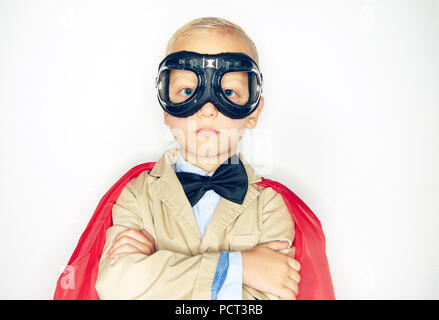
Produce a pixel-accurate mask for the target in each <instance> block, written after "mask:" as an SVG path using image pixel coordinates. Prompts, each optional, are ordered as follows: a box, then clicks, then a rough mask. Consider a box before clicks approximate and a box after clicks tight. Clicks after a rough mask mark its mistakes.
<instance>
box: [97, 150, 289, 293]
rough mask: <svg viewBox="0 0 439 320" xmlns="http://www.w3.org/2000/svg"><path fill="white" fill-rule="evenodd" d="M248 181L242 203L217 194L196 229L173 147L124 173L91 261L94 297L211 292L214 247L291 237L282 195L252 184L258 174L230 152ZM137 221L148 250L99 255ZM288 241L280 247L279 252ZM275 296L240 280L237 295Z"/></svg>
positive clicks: (245, 247)
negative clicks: (149, 240)
mask: <svg viewBox="0 0 439 320" xmlns="http://www.w3.org/2000/svg"><path fill="white" fill-rule="evenodd" d="M238 154H239V157H240V159H241V161H242V162H243V164H244V167H245V169H246V172H247V175H248V180H249V181H248V182H249V184H248V185H249V187H248V191H247V194H246V196H245V199H244V202H243V204H242V205H240V204H237V203H234V202H231V201H229V200H226V199H224V198H221V199H220V202H219V204H218V207H217V208H216V211H215V213H214V215H213V217H212V220H211V221H210V222H209V225H208V226H207V229H206V232H205V235H204V237H203V238H201V233H200V230H199V227H198V224H197V222H196V219H195V217H194V214H193V210H192V207H191V205H190V203H189V201H188V199H187V197H186V195H185V193H184V191H183V187H182V185H181V183H180V181H179V180H178V178H177V175H176V174H175V172H174V169H173V168H172V165H173V164H175V162H176V160H177V155H178V149H176V148H173V149H169V150H167V151H165V152H164V153H163V155H162V156H161V158H160V159H159V160H158V161H157V163H156V164H155V166H154V168H153V169H152V170H151V171H150V172H149V173H148V172H147V171H145V172H143V173H141V174H140V175H139V176H138V177H136V178H134V179H132V180H130V181H129V182H128V184H127V185H126V186H125V188H124V189H123V191H122V193H121V194H120V196H119V198H118V200H117V202H116V203H115V204H114V206H113V211H112V217H113V226H112V227H110V228H109V229H108V231H107V235H106V243H105V247H104V250H103V254H102V257H101V260H100V263H99V273H98V278H97V281H96V290H97V292H98V294H99V297H100V298H101V299H199V300H200V299H207V300H210V299H211V287H212V282H213V278H214V275H215V271H216V267H217V263H218V259H219V254H220V252H221V251H226V250H228V251H245V250H249V249H251V248H253V247H254V246H256V245H258V244H260V243H264V242H267V241H272V240H287V241H289V243H290V246H291V245H292V243H293V240H294V222H293V219H292V217H291V215H290V213H289V211H288V208H287V207H286V205H285V203H284V201H283V198H282V196H281V195H280V194H279V193H277V192H276V191H274V190H273V189H272V188H265V187H261V186H258V185H256V184H255V183H256V182H258V181H261V177H260V176H259V175H257V174H256V173H255V171H254V170H253V168H252V167H251V166H250V165H249V164H248V163H247V162H246V161H245V159H244V158H243V156H242V154H241V153H238ZM131 228H134V229H137V230H140V229H145V230H146V231H148V232H149V234H151V236H152V237H153V238H154V239H155V243H156V250H157V251H156V252H155V253H154V254H152V255H151V256H146V255H143V254H129V255H126V256H123V257H121V258H119V259H117V260H116V261H114V262H109V263H106V260H105V255H106V253H107V251H108V250H109V249H110V247H111V244H112V241H113V239H114V238H115V237H116V235H117V234H119V233H120V232H122V231H124V230H126V229H131ZM288 250H293V249H285V250H283V251H282V252H284V253H285V252H286V251H288ZM255 297H257V298H258V299H265V300H266V299H279V298H278V297H276V296H273V295H270V294H265V293H262V292H259V291H257V290H255V289H253V288H250V287H247V286H245V285H244V286H243V290H242V298H243V299H244V300H254V299H255Z"/></svg>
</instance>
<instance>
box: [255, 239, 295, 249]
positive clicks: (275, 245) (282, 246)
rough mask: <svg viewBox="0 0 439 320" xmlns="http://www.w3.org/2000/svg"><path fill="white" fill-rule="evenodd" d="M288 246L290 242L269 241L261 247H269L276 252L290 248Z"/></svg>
mask: <svg viewBox="0 0 439 320" xmlns="http://www.w3.org/2000/svg"><path fill="white" fill-rule="evenodd" d="M288 245H289V243H288V241H277V240H276V241H269V242H266V243H263V244H261V246H263V247H267V248H270V249H273V250H276V251H278V250H283V249H286V248H288Z"/></svg>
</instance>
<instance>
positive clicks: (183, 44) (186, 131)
mask: <svg viewBox="0 0 439 320" xmlns="http://www.w3.org/2000/svg"><path fill="white" fill-rule="evenodd" d="M182 50H186V51H194V52H198V53H202V54H216V53H221V52H242V53H245V54H247V55H249V56H250V57H252V54H251V51H250V48H249V46H248V44H247V42H246V41H245V40H244V39H242V38H240V37H238V36H236V35H233V34H229V33H221V32H218V31H201V32H196V33H192V34H189V35H186V36H184V37H181V38H179V39H178V40H177V41H175V42H174V46H173V47H172V49H171V52H169V53H173V52H178V51H182ZM174 71H175V72H178V70H173V72H174ZM171 77H172V75H171ZM263 106H264V98H263V97H261V99H260V102H259V106H258V108H257V109H256V110H255V111H254V112H253V113H252V114H251V115H249V116H248V117H246V118H243V119H232V118H229V117H227V116H225V115H224V114H222V113H221V112H219V111H218V110H217V109H216V107H215V106H214V105H213V104H212V103H210V102H208V103H206V104H205V105H204V106H203V107H202V108H201V109H200V110H198V111H197V112H196V113H195V114H193V115H192V116H189V117H186V118H179V117H174V116H172V115H170V114H168V113H167V112H165V111H163V113H164V121H165V124H166V125H167V126H169V128H170V129H171V132H172V134H173V136H174V138H175V139H176V140H177V142H178V143H179V144H180V147H181V149H182V151H185V152H187V153H188V157H191V159H193V156H196V159H198V160H199V159H200V158H206V157H207V158H211V159H212V161H216V160H218V158H227V157H228V155H231V154H232V153H235V152H236V150H237V147H238V144H239V141H240V140H241V138H242V137H243V135H244V132H245V129H246V128H248V129H252V128H254V127H255V126H256V123H257V120H258V118H259V114H260V112H261V111H262V108H263ZM201 128H211V129H213V130H214V132H203V131H201V132H197V130H199V129H201Z"/></svg>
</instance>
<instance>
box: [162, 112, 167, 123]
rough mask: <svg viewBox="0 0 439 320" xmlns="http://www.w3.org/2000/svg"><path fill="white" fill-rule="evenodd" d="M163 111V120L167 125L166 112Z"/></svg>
mask: <svg viewBox="0 0 439 320" xmlns="http://www.w3.org/2000/svg"><path fill="white" fill-rule="evenodd" d="M162 111H163V121H164V123H165V124H166V125H168V123H167V120H168V113H167V112H166V111H165V110H162Z"/></svg>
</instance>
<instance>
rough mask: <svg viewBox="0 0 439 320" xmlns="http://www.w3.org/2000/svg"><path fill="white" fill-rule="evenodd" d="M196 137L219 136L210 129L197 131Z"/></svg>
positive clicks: (215, 131)
mask: <svg viewBox="0 0 439 320" xmlns="http://www.w3.org/2000/svg"><path fill="white" fill-rule="evenodd" d="M196 133H197V135H205V136H211V135H217V134H219V131H217V130H215V129H212V128H208V127H205V128H200V129H198V130H197V132H196Z"/></svg>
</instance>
